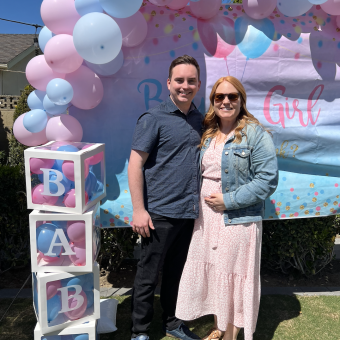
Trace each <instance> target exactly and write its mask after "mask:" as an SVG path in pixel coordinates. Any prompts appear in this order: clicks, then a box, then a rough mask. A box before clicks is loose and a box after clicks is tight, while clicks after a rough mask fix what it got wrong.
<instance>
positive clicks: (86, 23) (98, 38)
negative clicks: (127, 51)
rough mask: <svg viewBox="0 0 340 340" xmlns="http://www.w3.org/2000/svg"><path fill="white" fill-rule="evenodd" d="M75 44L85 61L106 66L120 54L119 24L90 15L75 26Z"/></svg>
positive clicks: (100, 15) (108, 18) (110, 19)
mask: <svg viewBox="0 0 340 340" xmlns="http://www.w3.org/2000/svg"><path fill="white" fill-rule="evenodd" d="M131 1H133V0H131ZM125 2H126V1H124V3H125ZM73 42H74V46H75V48H76V50H77V52H78V53H79V54H80V56H82V57H83V58H84V59H85V60H87V61H89V62H91V63H94V64H106V63H108V62H110V61H111V60H113V59H114V58H116V56H117V55H118V53H119V52H120V49H121V47H122V43H123V38H122V33H121V31H120V28H119V26H118V24H117V23H116V22H115V21H114V20H113V19H112V18H111V17H109V16H108V15H106V14H104V13H89V14H86V15H84V16H83V17H81V18H80V19H79V20H78V21H77V23H76V25H75V26H74V30H73ZM46 92H47V93H48V91H46ZM49 98H50V99H51V100H52V98H51V97H50V96H49ZM52 101H53V100H52Z"/></svg>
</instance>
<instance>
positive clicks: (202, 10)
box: [190, 0, 222, 20]
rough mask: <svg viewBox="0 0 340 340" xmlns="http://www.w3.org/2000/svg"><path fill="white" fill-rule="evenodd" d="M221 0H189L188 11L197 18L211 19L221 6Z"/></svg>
mask: <svg viewBox="0 0 340 340" xmlns="http://www.w3.org/2000/svg"><path fill="white" fill-rule="evenodd" d="M221 4H222V2H221V0H200V1H199V2H192V1H191V2H190V12H191V13H192V14H193V15H194V16H195V17H196V18H199V19H205V20H207V19H211V18H212V17H214V16H215V15H217V13H218V11H219V10H220V7H221Z"/></svg>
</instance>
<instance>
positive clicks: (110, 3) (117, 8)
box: [99, 0, 143, 18]
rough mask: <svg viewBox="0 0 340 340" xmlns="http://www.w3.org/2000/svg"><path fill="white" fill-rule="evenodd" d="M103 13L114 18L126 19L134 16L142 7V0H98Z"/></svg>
mask: <svg viewBox="0 0 340 340" xmlns="http://www.w3.org/2000/svg"><path fill="white" fill-rule="evenodd" d="M99 2H100V4H101V5H102V7H103V8H104V11H105V12H106V13H108V14H110V15H112V16H113V17H115V18H127V17H131V15H133V14H135V13H136V12H137V11H138V10H139V9H140V7H141V6H142V3H143V0H129V1H121V0H99Z"/></svg>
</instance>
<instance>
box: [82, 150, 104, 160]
mask: <svg viewBox="0 0 340 340" xmlns="http://www.w3.org/2000/svg"><path fill="white" fill-rule="evenodd" d="M90 146H92V145H85V146H84V147H83V148H82V150H84V149H87V148H89V147H90ZM103 158H104V153H103V151H102V152H99V153H97V154H96V155H94V156H91V157H89V158H86V161H85V162H86V163H88V164H89V165H95V164H98V163H99V162H101V161H102V160H103Z"/></svg>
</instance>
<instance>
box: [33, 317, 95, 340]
mask: <svg viewBox="0 0 340 340" xmlns="http://www.w3.org/2000/svg"><path fill="white" fill-rule="evenodd" d="M96 339H97V321H90V322H87V323H84V324H81V325H76V326H72V327H67V328H65V329H63V330H62V331H56V332H52V333H48V334H47V335H45V334H43V333H42V331H41V328H40V325H39V323H37V325H36V327H35V329H34V340H96Z"/></svg>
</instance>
